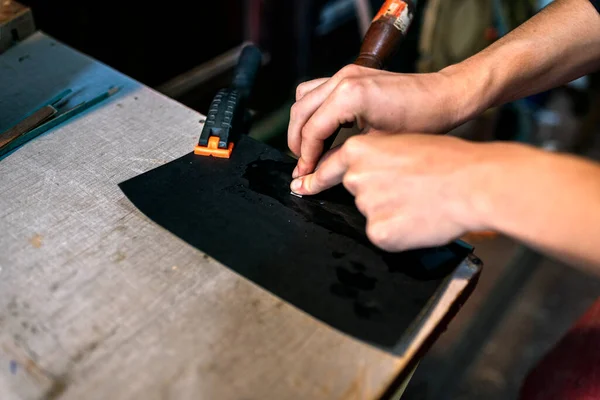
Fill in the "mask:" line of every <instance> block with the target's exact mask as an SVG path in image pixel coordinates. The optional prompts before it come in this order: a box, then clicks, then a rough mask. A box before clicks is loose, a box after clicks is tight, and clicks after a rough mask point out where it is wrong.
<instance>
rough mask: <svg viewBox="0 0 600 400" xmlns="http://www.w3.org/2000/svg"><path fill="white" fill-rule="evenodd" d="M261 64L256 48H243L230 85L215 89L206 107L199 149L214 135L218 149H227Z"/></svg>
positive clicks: (252, 46)
mask: <svg viewBox="0 0 600 400" xmlns="http://www.w3.org/2000/svg"><path fill="white" fill-rule="evenodd" d="M261 63H262V53H261V51H260V50H259V49H258V47H256V46H254V45H248V46H246V47H244V48H243V50H242V53H241V54H240V58H239V60H238V63H237V66H236V68H235V71H234V75H233V80H232V82H231V86H230V87H229V88H228V89H221V90H219V92H217V94H216V96H215V97H214V99H213V101H212V103H211V104H210V107H209V109H208V114H207V116H206V122H205V123H204V128H202V133H201V134H200V139H199V140H198V145H199V146H203V147H206V146H208V140H209V139H210V137H211V136H218V137H219V148H220V149H226V148H227V146H228V145H229V141H230V140H231V138H230V137H231V136H232V131H233V130H234V129H237V126H238V125H240V124H241V125H243V123H244V117H245V113H246V105H245V103H246V100H247V98H248V97H249V96H250V93H251V91H252V87H253V86H254V81H255V80H256V75H257V74H258V70H259V68H260V66H261Z"/></svg>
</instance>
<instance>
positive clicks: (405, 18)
mask: <svg viewBox="0 0 600 400" xmlns="http://www.w3.org/2000/svg"><path fill="white" fill-rule="evenodd" d="M414 15H415V7H414V4H413V2H412V1H410V0H386V2H385V3H384V4H383V6H382V7H381V9H380V10H379V12H378V13H377V15H376V16H375V18H373V22H372V23H371V26H370V27H369V29H368V30H367V33H366V34H365V37H364V39H363V42H362V45H361V47H360V53H359V55H358V57H357V59H356V61H355V62H354V64H356V65H360V66H363V67H368V68H374V69H383V68H384V67H385V64H386V63H387V62H388V60H389V59H390V58H391V56H392V55H393V54H394V52H395V51H396V50H397V49H398V45H399V44H400V42H401V41H402V39H404V37H405V36H406V33H407V32H408V28H409V27H410V25H411V22H412V19H413V17H414ZM352 125H353V124H352V123H349V124H344V125H343V126H340V127H339V128H338V129H337V130H336V131H335V133H334V134H333V135H331V136H330V137H329V138H328V139H327V140H326V141H325V148H326V149H329V148H331V147H335V146H337V145H339V144H341V143H343V142H344V141H345V140H346V139H348V138H349V137H350V136H352V135H353V133H354V132H353V131H352V130H351V128H352ZM342 128H346V129H345V130H343V131H342Z"/></svg>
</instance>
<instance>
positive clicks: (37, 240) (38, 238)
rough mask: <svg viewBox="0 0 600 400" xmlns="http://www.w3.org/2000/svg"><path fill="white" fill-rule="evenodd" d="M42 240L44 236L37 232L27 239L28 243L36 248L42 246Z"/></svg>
mask: <svg viewBox="0 0 600 400" xmlns="http://www.w3.org/2000/svg"><path fill="white" fill-rule="evenodd" d="M43 240H44V237H43V236H42V235H40V234H39V233H36V234H35V235H33V236H32V237H31V238H30V239H29V243H30V244H31V245H32V246H33V247H34V248H36V249H39V248H40V247H42V241H43Z"/></svg>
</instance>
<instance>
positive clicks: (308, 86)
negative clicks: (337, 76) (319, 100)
mask: <svg viewBox="0 0 600 400" xmlns="http://www.w3.org/2000/svg"><path fill="white" fill-rule="evenodd" d="M328 80H329V78H320V79H313V80H312V81H307V82H303V83H301V84H299V85H298V87H297V88H296V101H300V100H302V98H303V97H304V96H305V95H306V94H307V93H310V92H312V91H313V90H314V89H316V88H318V87H319V86H321V85H322V84H324V83H325V82H327V81H328Z"/></svg>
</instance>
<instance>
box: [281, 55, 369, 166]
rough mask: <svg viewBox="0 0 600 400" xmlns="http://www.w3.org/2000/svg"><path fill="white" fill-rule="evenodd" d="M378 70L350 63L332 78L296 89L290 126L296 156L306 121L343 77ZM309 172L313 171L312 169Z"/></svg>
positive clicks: (319, 80)
mask: <svg viewBox="0 0 600 400" xmlns="http://www.w3.org/2000/svg"><path fill="white" fill-rule="evenodd" d="M378 72H379V71H376V70H372V69H370V68H362V67H358V66H356V65H349V66H346V67H344V68H343V69H342V70H340V71H339V72H338V73H337V74H335V75H334V76H333V77H331V78H330V79H317V80H313V81H309V82H306V83H303V84H301V85H300V86H299V87H298V89H297V90H296V97H297V101H296V103H295V104H294V105H293V106H292V108H291V110H290V123H289V126H288V146H289V148H290V150H291V151H292V152H293V153H294V154H295V155H296V156H301V143H302V140H303V138H302V131H303V128H304V126H305V124H306V122H307V121H308V120H309V119H310V117H311V116H312V115H313V114H314V113H315V111H316V110H317V109H318V108H319V107H320V106H321V105H322V104H323V102H325V100H326V99H327V98H328V97H329V95H330V94H331V93H332V92H333V91H334V90H335V89H336V87H337V86H338V84H339V83H340V82H341V81H342V80H343V79H345V78H347V77H351V76H368V75H372V74H375V73H378ZM332 133H333V130H331V131H330V132H327V136H326V137H325V138H327V137H328V136H329V135H331V134H332ZM309 172H312V170H311V171H309Z"/></svg>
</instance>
